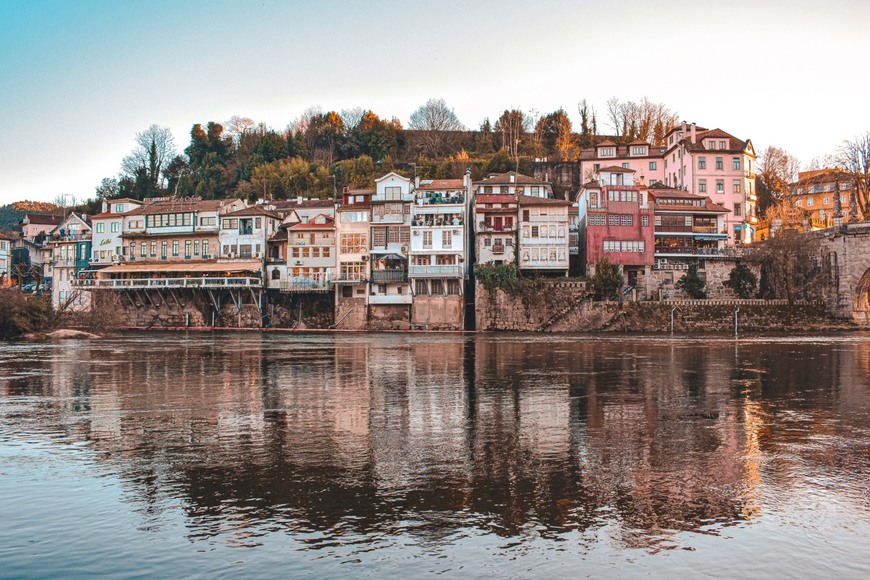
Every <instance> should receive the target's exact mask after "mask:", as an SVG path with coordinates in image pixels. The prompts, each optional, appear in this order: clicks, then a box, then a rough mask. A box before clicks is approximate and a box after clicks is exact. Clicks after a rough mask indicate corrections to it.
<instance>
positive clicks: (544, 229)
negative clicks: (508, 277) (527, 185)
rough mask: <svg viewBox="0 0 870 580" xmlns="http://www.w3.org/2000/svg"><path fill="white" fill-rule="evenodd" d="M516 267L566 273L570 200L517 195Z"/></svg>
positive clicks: (538, 271)
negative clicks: (518, 234)
mask: <svg viewBox="0 0 870 580" xmlns="http://www.w3.org/2000/svg"><path fill="white" fill-rule="evenodd" d="M518 198H519V209H520V212H519V217H520V238H519V268H520V271H523V272H526V273H531V272H537V273H551V274H562V275H565V276H567V275H568V255H569V254H568V247H569V244H568V231H569V230H568V225H569V223H568V208H569V207H570V206H571V202H570V201H566V200H563V199H544V198H540V197H530V196H527V195H520V196H518Z"/></svg>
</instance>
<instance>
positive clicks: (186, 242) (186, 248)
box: [184, 240, 191, 258]
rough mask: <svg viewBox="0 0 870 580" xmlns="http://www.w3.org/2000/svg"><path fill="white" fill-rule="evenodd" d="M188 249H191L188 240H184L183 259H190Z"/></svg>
mask: <svg viewBox="0 0 870 580" xmlns="http://www.w3.org/2000/svg"><path fill="white" fill-rule="evenodd" d="M190 248H191V243H190V240H184V257H185V258H190Z"/></svg>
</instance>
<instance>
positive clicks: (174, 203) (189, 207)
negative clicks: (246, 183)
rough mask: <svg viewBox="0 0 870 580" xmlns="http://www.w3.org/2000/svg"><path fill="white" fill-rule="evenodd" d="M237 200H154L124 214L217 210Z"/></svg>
mask: <svg viewBox="0 0 870 580" xmlns="http://www.w3.org/2000/svg"><path fill="white" fill-rule="evenodd" d="M234 201H238V200H236V199H205V200H202V201H182V200H175V199H171V200H165V201H154V202H151V203H149V204H148V205H146V206H142V207H137V208H136V209H134V210H131V211H128V212H127V213H125V214H124V215H154V214H161V213H175V212H187V211H218V210H220V209H221V208H222V207H223V206H225V205H228V204H231V203H233V202H234Z"/></svg>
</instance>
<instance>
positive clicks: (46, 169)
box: [0, 0, 870, 204]
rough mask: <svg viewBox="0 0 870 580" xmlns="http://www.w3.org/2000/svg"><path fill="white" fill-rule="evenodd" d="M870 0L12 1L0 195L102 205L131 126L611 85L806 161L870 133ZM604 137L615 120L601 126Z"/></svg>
mask: <svg viewBox="0 0 870 580" xmlns="http://www.w3.org/2000/svg"><path fill="white" fill-rule="evenodd" d="M868 22H870V2H867V1H865V0H849V1H847V0H827V1H826V2H820V1H812V2H810V1H806V0H752V1H745V0H732V1H731V2H722V1H721V0H669V1H658V2H651V1H649V0H610V1H607V2H603V1H601V0H597V1H586V0H573V1H571V0H537V1H535V2H518V1H514V0H474V1H468V0H462V1H456V0H441V1H437V2H435V1H432V0H426V1H420V0H401V1H400V0H396V1H379V0H370V1H368V2H354V1H353V0H344V1H333V0H319V1H316V2H314V1H312V2H299V1H293V0H283V1H282V0H275V1H273V0H261V1H251V2H243V1H239V0H236V1H229V0H209V1H184V0H171V1H163V0H141V1H140V0H126V1H124V2H117V1H114V0H76V1H74V2H70V1H61V0H57V1H43V0H0V118H2V120H3V129H2V130H0V204H5V203H10V202H13V201H19V200H23V199H30V200H40V201H51V200H53V199H56V198H58V196H59V195H61V194H68V195H73V196H75V198H76V199H85V198H89V197H93V196H94V190H95V188H96V187H97V186H98V185H99V184H100V181H101V179H102V178H104V177H115V176H117V175H118V173H119V172H120V164H121V160H122V159H123V158H124V156H126V155H127V154H129V153H130V152H131V151H132V149H133V147H134V145H135V143H134V139H135V136H136V133H137V132H139V131H143V130H144V129H146V128H147V127H149V126H150V125H153V124H157V125H160V126H165V127H169V128H170V129H171V130H172V133H173V135H174V137H175V142H176V146H177V149H178V150H179V151H182V150H183V149H184V147H185V146H186V145H187V143H188V142H189V135H190V129H191V127H192V126H193V124H194V123H207V122H209V121H217V122H224V121H226V120H227V119H229V118H230V117H231V116H233V115H241V116H246V117H250V118H252V119H254V120H255V121H256V122H264V123H266V124H267V125H268V126H270V127H273V128H276V129H283V128H284V127H286V126H287V125H288V124H290V123H292V122H293V120H294V119H295V118H297V117H298V116H299V115H300V113H302V112H303V111H304V110H305V109H306V108H308V107H310V106H319V107H321V108H322V109H323V110H324V111H326V110H338V111H340V110H342V109H350V108H353V107H357V106H359V107H364V108H366V109H371V110H373V111H374V112H375V113H376V114H378V115H379V116H380V117H384V118H390V117H397V118H399V119H400V120H401V121H402V124H403V125H404V126H407V123H408V118H409V117H410V115H411V113H412V112H413V111H414V110H415V109H416V108H418V107H419V106H420V105H422V104H423V103H424V102H426V100H428V99H429V98H432V97H435V98H443V99H445V100H446V101H447V103H448V105H449V106H451V107H452V108H453V109H454V110H455V112H456V114H457V116H458V117H459V119H460V120H461V121H462V122H463V123H464V124H465V125H466V126H468V127H470V128H477V127H479V125H480V124H481V122H482V121H483V120H484V118H486V117H489V118H490V119H491V120H494V119H495V118H497V117H498V116H499V115H500V114H501V112H502V111H504V110H505V109H508V108H520V109H523V110H525V111H532V110H534V111H537V112H538V113H541V114H547V113H550V112H553V111H555V110H557V109H559V108H560V107H561V108H564V109H565V110H566V111H567V112H568V114H569V117H570V118H571V120H572V121H573V122H574V124H575V126H579V114H578V113H577V103H578V102H579V101H580V100H581V99H586V100H587V101H588V102H589V103H590V104H591V105H593V106H594V107H595V108H596V110H597V111H598V117H599V126H601V125H603V123H602V122H601V119H603V118H604V117H605V114H604V109H605V106H606V101H607V99H609V98H610V97H612V96H617V97H619V98H620V99H622V100H640V99H642V98H643V97H644V96H646V97H648V98H649V99H650V100H652V101H655V102H663V103H665V104H667V105H668V106H669V107H670V108H671V110H674V111H676V112H677V113H678V114H679V117H680V119H682V120H685V121H687V122H696V123H697V124H698V125H701V126H704V127H707V128H714V127H720V128H722V129H724V130H725V131H728V132H729V133H731V134H733V135H735V136H737V137H739V138H742V139H746V138H749V139H751V140H752V142H753V144H754V145H755V148H756V150H757V151H761V150H762V149H763V148H765V147H768V146H777V147H781V148H784V149H785V150H787V151H788V152H789V153H791V154H793V155H796V156H797V157H798V158H799V159H800V160H801V162H803V163H804V164H806V163H809V162H810V161H811V160H812V159H813V158H814V157H818V156H823V155H825V154H830V153H833V152H834V151H835V149H836V147H837V145H838V144H839V143H840V142H842V141H843V140H844V139H849V138H853V137H855V136H856V135H859V134H863V133H866V132H867V131H870V107H868V106H867V104H866V103H867V100H866V99H867V95H868V94H870V86H868V85H870V76H868V75H867V74H866V62H867V58H868V54H870V50H868V49H870V35H868V33H867V30H866V25H867V23H868ZM604 128H606V126H605V127H604Z"/></svg>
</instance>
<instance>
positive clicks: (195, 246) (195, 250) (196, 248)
mask: <svg viewBox="0 0 870 580" xmlns="http://www.w3.org/2000/svg"><path fill="white" fill-rule="evenodd" d="M193 255H194V256H198V255H199V240H194V241H193Z"/></svg>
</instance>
